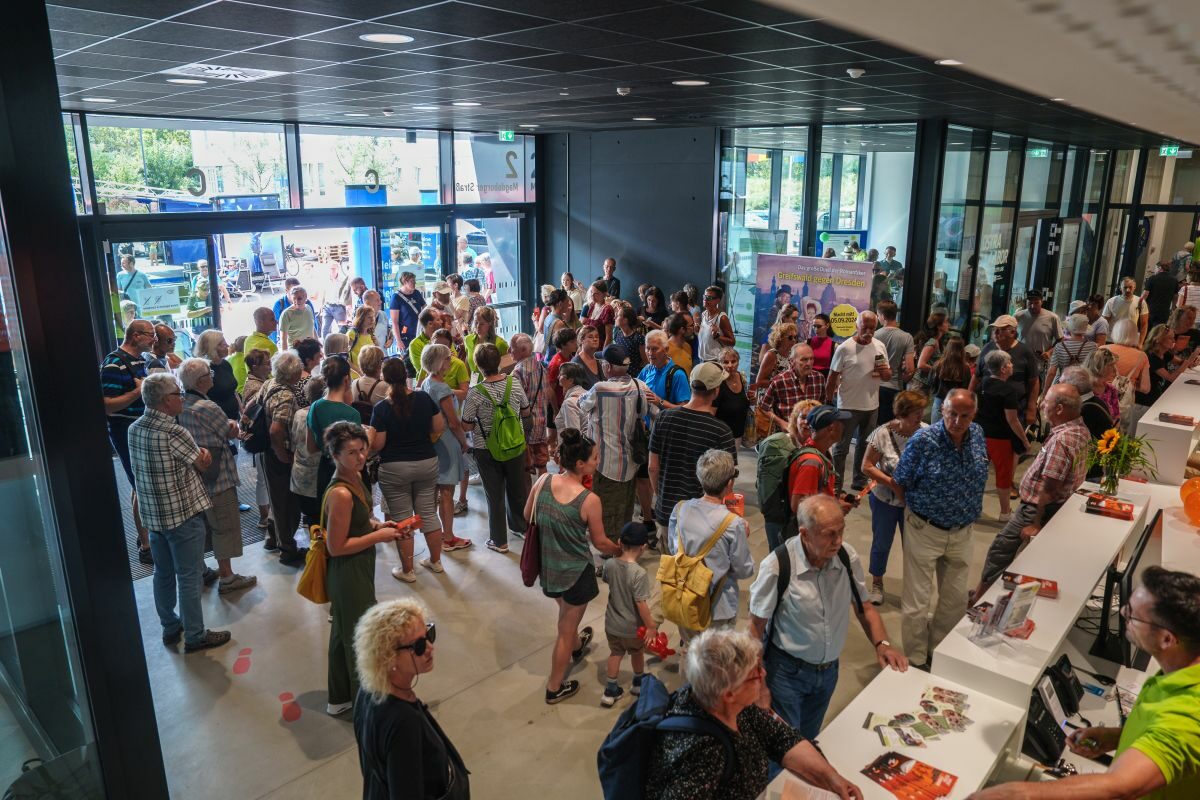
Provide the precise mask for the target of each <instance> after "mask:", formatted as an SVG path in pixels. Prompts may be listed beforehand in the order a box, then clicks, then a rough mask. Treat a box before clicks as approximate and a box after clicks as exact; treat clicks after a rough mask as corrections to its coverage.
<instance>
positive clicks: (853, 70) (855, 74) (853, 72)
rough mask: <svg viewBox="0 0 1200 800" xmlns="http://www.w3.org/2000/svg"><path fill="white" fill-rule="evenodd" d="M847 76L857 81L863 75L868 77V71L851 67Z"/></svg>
mask: <svg viewBox="0 0 1200 800" xmlns="http://www.w3.org/2000/svg"><path fill="white" fill-rule="evenodd" d="M846 74H847V75H849V76H850V77H851V78H856V79H857V78H861V77H862V76H863V75H866V74H867V71H866V70H865V69H863V68H862V67H850V69H848V70H846Z"/></svg>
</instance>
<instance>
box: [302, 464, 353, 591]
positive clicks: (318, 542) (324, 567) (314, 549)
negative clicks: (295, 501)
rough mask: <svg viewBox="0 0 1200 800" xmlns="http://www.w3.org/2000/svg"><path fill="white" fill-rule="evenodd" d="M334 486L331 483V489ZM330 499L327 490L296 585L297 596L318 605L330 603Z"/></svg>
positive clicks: (309, 533) (349, 487)
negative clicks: (327, 513) (327, 503)
mask: <svg viewBox="0 0 1200 800" xmlns="http://www.w3.org/2000/svg"><path fill="white" fill-rule="evenodd" d="M339 483H344V482H342V481H339ZM333 485H334V484H333V483H332V482H331V483H330V484H329V486H330V488H332V487H333ZM344 485H345V486H346V487H347V488H348V489H350V492H351V494H353V495H354V496H355V497H358V499H359V500H362V497H360V496H359V495H358V492H356V491H354V487H352V486H350V484H344ZM328 497H329V489H326V490H325V497H323V498H321V516H320V517H318V518H317V524H316V525H310V526H309V528H308V535H309V538H310V539H311V540H312V541H311V542H310V544H309V546H308V556H306V557H305V559H304V571H303V572H301V573H300V580H299V581H298V582H297V583H296V594H298V595H300V596H301V597H303V598H304V599H305V600H309V601H311V602H313V603H316V604H317V605H323V604H324V603H328V602H329V590H328V588H327V587H326V584H325V578H326V576H327V575H328V574H329V552H328V551H327V549H326V546H325V537H326V532H325V500H326V499H327V498H328ZM363 502H366V501H363Z"/></svg>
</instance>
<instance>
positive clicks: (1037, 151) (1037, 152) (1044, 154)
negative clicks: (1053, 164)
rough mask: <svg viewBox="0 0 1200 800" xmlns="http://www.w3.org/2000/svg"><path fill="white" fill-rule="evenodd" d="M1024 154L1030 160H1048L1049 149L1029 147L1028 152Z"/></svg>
mask: <svg viewBox="0 0 1200 800" xmlns="http://www.w3.org/2000/svg"><path fill="white" fill-rule="evenodd" d="M1025 153H1026V155H1028V156H1029V157H1030V158H1049V157H1050V148H1049V147H1031V148H1029V149H1028V150H1026V151H1025Z"/></svg>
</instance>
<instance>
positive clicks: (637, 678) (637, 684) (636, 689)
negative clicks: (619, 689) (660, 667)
mask: <svg viewBox="0 0 1200 800" xmlns="http://www.w3.org/2000/svg"><path fill="white" fill-rule="evenodd" d="M644 677H646V675H645V674H644V673H643V674H641V675H634V676H633V685H632V686H630V687H629V693H630V694H631V695H633V696H634V697H638V696H639V695H641V693H642V678H644Z"/></svg>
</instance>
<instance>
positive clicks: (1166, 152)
mask: <svg viewBox="0 0 1200 800" xmlns="http://www.w3.org/2000/svg"><path fill="white" fill-rule="evenodd" d="M1158 154H1159V155H1160V156H1177V155H1179V145H1177V144H1164V145H1163V146H1162V147H1160V148H1158Z"/></svg>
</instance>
